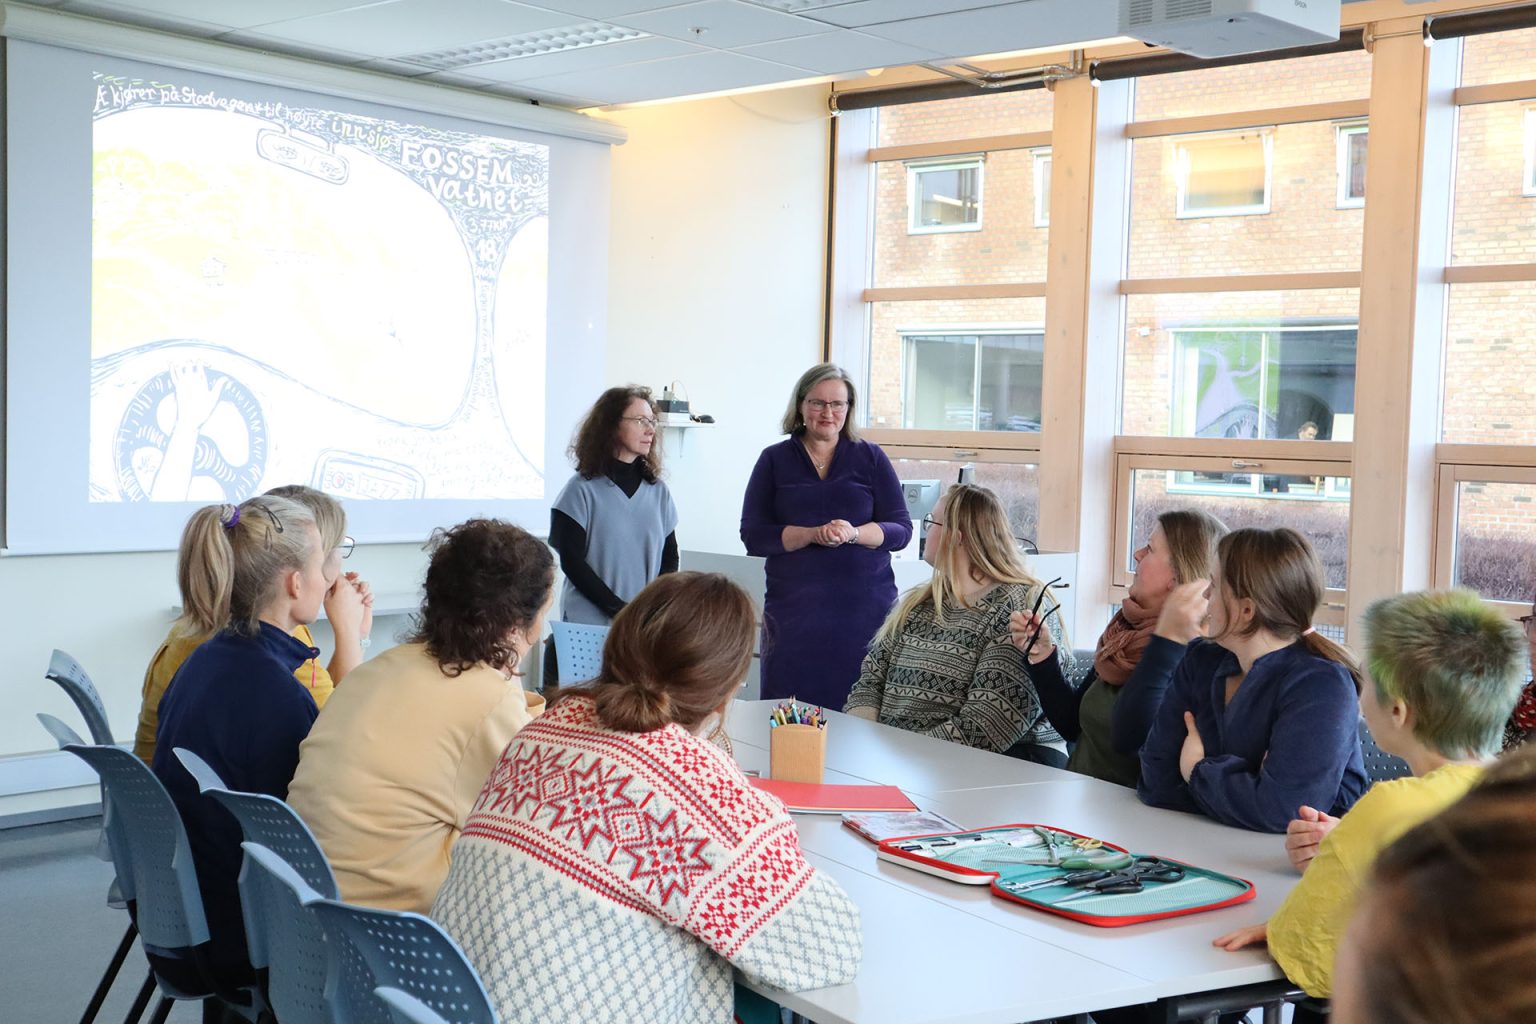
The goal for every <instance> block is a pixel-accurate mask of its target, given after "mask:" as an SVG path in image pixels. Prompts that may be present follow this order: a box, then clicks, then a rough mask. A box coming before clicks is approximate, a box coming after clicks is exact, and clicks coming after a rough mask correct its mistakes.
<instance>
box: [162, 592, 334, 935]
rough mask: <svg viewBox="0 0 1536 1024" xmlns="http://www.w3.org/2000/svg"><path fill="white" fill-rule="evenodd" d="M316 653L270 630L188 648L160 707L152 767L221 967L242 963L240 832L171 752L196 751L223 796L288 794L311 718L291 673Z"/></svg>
mask: <svg viewBox="0 0 1536 1024" xmlns="http://www.w3.org/2000/svg"><path fill="white" fill-rule="evenodd" d="M319 653H320V652H319V651H317V650H315V649H314V648H313V647H310V646H308V645H307V644H305V643H302V642H301V641H299V640H297V639H295V638H294V637H292V636H290V635H288V634H287V633H285V632H283V631H282V630H281V629H278V628H277V627H276V626H273V625H270V624H268V623H265V622H263V623H261V629H260V632H259V633H257V634H256V635H255V636H243V635H241V634H238V633H233V632H230V631H228V630H226V631H224V632H221V633H217V634H215V635H214V636H213V637H211V638H210V639H209V640H208V641H207V642H205V643H203V644H202V645H201V646H199V647H198V648H197V650H195V651H193V652H192V653H191V654H190V655H189V656H188V657H187V660H186V661H185V662H183V663H182V666H181V668H180V669H178V670H177V672H176V675H175V676H173V677H172V679H171V684H170V687H169V688H168V689H167V690H166V691H165V696H164V697H163V698H162V699H161V701H160V726H159V729H158V731H157V732H156V739H155V758H154V761H153V762H152V763H151V766H150V767H151V768H152V770H153V771H154V773H155V775H156V776H157V777H158V778H159V779H160V781H161V783H163V784H164V785H165V788H166V789H167V790H168V791H169V792H170V794H171V799H172V800H173V801H175V803H176V809H177V810H178V811H180V812H181V820H182V822H183V824H185V826H186V829H187V838H188V840H190V842H191V845H192V860H193V862H194V863H195V864H196V866H197V880H198V888H199V889H201V890H202V896H203V910H204V912H205V913H206V914H207V917H208V930H209V933H210V935H211V938H212V947H211V949H210V950H209V955H210V957H211V958H212V959H213V960H214V961H216V962H217V963H220V964H234V965H239V964H243V963H245V962H246V961H247V960H248V954H247V952H246V945H245V925H244V922H243V920H242V918H241V916H240V894H239V889H238V887H237V885H236V880H237V878H238V877H239V875H240V863H241V852H240V840H241V838H242V836H241V832H240V825H239V823H238V822H236V821H235V819H234V817H233V816H232V815H231V814H230V813H229V812H228V811H226V810H225V809H224V808H223V806H222V805H220V804H219V803H218V802H216V801H215V800H213V799H212V798H211V797H204V796H203V795H202V794H200V793H199V792H198V790H197V783H196V782H195V781H194V780H193V778H192V776H191V774H190V773H188V771H187V770H186V768H184V767H183V766H182V764H181V762H180V761H179V760H177V759H176V755H175V753H174V752H173V750H174V748H176V747H185V748H186V749H188V750H190V751H192V752H193V753H194V754H197V755H198V756H199V757H201V758H202V759H203V760H204V761H207V762H208V764H209V766H210V767H212V768H213V770H214V771H216V772H218V773H219V777H220V778H222V779H223V780H224V783H225V785H226V786H228V787H229V788H230V789H234V790H239V791H241V792H246V793H266V794H268V795H270V796H275V797H279V798H282V797H286V796H287V795H288V783H289V781H290V780H292V779H293V772H294V769H295V768H297V767H298V764H299V743H300V742H302V741H303V739H304V737H305V736H307V735H309V727H310V725H311V724H312V723H313V722H314V720H315V715H316V714H318V711H317V710H316V708H315V702H314V699H313V698H312V697H310V695H309V693H308V691H306V690H305V689H304V687H303V686H301V685H300V684H299V682H298V680H297V679H295V678H294V675H293V673H294V670H295V669H297V668H298V667H299V666H300V665H301V664H303V663H304V662H305V661H307V660H308V659H309V658H312V657H316V656H318V655H319Z"/></svg>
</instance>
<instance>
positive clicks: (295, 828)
mask: <svg viewBox="0 0 1536 1024" xmlns="http://www.w3.org/2000/svg"><path fill="white" fill-rule="evenodd" d="M173 753H175V755H176V758H177V760H179V761H180V762H181V763H182V765H183V766H184V767H185V768H186V769H187V771H189V772H191V773H192V777H193V778H194V779H196V780H197V788H198V790H199V791H201V792H202V793H203V795H205V796H210V797H212V798H213V799H215V800H217V801H218V802H219V803H221V804H223V805H224V807H225V808H226V809H227V810H228V811H229V813H230V814H233V815H234V816H235V820H236V821H238V822H239V823H240V831H241V832H242V833H243V834H244V835H245V838H246V840H247V841H249V842H252V843H260V844H261V845H262V846H264V847H266V848H267V849H269V850H271V851H272V852H273V853H275V854H277V855H278V856H279V857H281V858H282V859H283V861H284V862H285V863H287V864H288V865H289V866H290V867H292V868H293V870H294V871H297V872H298V874H299V877H300V878H302V879H303V880H304V884H306V885H308V886H309V887H310V888H311V889H313V890H315V892H317V893H319V894H320V895H321V896H323V897H324V898H326V899H328V900H334V899H340V898H341V890H340V889H338V888H337V886H336V876H335V874H334V873H332V871H331V864H330V861H328V860H326V858H325V853H324V851H322V850H321V849H320V842H319V841H318V840H317V839H315V834H314V833H313V832H311V831H310V830H309V826H308V825H306V824H304V819H303V818H300V817H299V812H298V811H295V810H294V809H293V808H292V807H290V806H288V804H287V803H285V802H284V801H282V800H279V799H278V798H277V797H275V796H267V795H266V794H265V793H242V792H239V791H238V790H233V789H230V788H229V787H228V786H226V785H224V780H223V779H221V778H219V774H218V772H216V771H214V770H213V768H212V767H211V766H209V764H208V762H207V761H204V760H203V759H202V758H201V757H198V756H197V755H196V754H194V753H192V751H190V750H188V749H187V748H185V747H176V748H174V750H173ZM246 920H247V921H249V920H250V919H249V918H247V919H246Z"/></svg>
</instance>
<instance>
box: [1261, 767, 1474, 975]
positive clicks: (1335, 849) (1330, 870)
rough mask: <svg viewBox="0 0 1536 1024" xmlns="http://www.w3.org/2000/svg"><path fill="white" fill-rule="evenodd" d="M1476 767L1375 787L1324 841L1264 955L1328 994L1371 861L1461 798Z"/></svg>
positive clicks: (1273, 926) (1279, 916)
mask: <svg viewBox="0 0 1536 1024" xmlns="http://www.w3.org/2000/svg"><path fill="white" fill-rule="evenodd" d="M1482 773H1483V769H1482V766H1481V765H1470V764H1448V765H1444V766H1442V767H1440V768H1436V769H1435V770H1434V771H1432V772H1430V773H1429V774H1428V775H1425V776H1424V777H1423V778H1406V779H1393V780H1391V781H1389V782H1378V783H1376V784H1375V785H1374V786H1372V787H1371V788H1370V789H1369V790H1367V791H1366V794H1365V795H1364V796H1362V797H1361V798H1360V800H1359V801H1358V802H1357V803H1356V804H1355V806H1354V807H1351V808H1350V810H1349V813H1348V814H1346V815H1344V817H1343V818H1342V819H1340V821H1339V823H1338V825H1336V826H1335V827H1334V830H1333V831H1332V832H1330V833H1329V834H1328V835H1327V837H1325V838H1324V839H1323V842H1322V844H1321V845H1320V846H1319V847H1318V850H1317V856H1316V857H1315V858H1313V860H1312V863H1311V864H1309V865H1308V866H1307V870H1306V873H1305V874H1303V875H1302V876H1301V881H1300V882H1299V883H1297V885H1296V888H1294V889H1292V890H1291V892H1290V895H1288V896H1287V897H1286V898H1285V902H1284V903H1282V904H1280V909H1279V910H1277V911H1276V912H1275V916H1274V917H1272V918H1270V921H1269V952H1270V955H1271V956H1273V957H1274V958H1275V962H1276V963H1278V964H1279V965H1280V966H1281V968H1282V969H1284V971H1285V976H1286V977H1288V978H1290V979H1291V980H1292V981H1293V982H1295V983H1296V984H1298V985H1300V986H1301V987H1302V988H1304V989H1306V991H1307V994H1308V995H1310V996H1316V997H1318V998H1327V997H1328V996H1329V995H1330V994H1331V993H1332V991H1333V957H1334V953H1335V951H1336V950H1337V949H1338V945H1339V940H1340V939H1341V938H1342V937H1343V935H1344V928H1345V926H1346V925H1348V924H1349V919H1350V915H1351V914H1352V912H1353V911H1354V907H1355V897H1356V896H1357V895H1358V894H1359V892H1360V887H1361V885H1362V883H1363V882H1364V881H1365V877H1366V875H1367V874H1368V873H1369V871H1370V869H1371V865H1372V864H1373V863H1375V860H1376V856H1377V855H1378V854H1379V853H1381V851H1382V850H1383V849H1385V848H1386V847H1387V846H1389V845H1391V843H1392V841H1393V840H1395V839H1396V838H1397V837H1398V836H1401V835H1402V834H1403V833H1404V832H1406V831H1408V830H1409V829H1410V828H1413V826H1415V825H1417V824H1419V823H1420V822H1421V821H1425V820H1427V819H1429V818H1432V817H1434V816H1435V815H1436V814H1438V813H1439V812H1440V811H1442V810H1444V809H1445V808H1447V807H1449V806H1450V805H1451V804H1453V803H1455V802H1456V801H1457V800H1459V799H1461V797H1462V796H1464V795H1465V794H1466V792H1467V790H1469V789H1471V788H1472V786H1473V784H1474V783H1476V782H1477V780H1478V777H1479V776H1481V775H1482Z"/></svg>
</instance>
